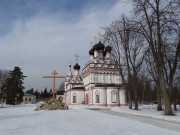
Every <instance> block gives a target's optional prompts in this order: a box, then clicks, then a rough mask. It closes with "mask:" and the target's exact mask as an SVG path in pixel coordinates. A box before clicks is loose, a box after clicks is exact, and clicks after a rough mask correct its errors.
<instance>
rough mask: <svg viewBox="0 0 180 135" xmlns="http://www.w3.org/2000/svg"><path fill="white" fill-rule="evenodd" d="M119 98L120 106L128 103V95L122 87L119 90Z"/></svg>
mask: <svg viewBox="0 0 180 135" xmlns="http://www.w3.org/2000/svg"><path fill="white" fill-rule="evenodd" d="M119 99H120V106H125V105H126V95H125V90H124V89H122V88H121V89H120V90H119Z"/></svg>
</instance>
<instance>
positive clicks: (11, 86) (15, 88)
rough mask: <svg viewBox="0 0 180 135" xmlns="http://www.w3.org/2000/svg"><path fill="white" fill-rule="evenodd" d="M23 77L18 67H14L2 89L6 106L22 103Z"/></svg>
mask: <svg viewBox="0 0 180 135" xmlns="http://www.w3.org/2000/svg"><path fill="white" fill-rule="evenodd" d="M25 77H26V76H24V75H23V72H22V71H21V68H20V67H14V70H13V71H10V78H8V79H7V81H6V83H5V87H4V89H5V93H6V103H7V104H12V105H14V104H19V103H21V102H22V100H23V95H24V93H23V89H24V86H23V80H24V78H25Z"/></svg>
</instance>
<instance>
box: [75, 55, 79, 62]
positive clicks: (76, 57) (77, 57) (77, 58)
mask: <svg viewBox="0 0 180 135" xmlns="http://www.w3.org/2000/svg"><path fill="white" fill-rule="evenodd" d="M74 56H75V60H76V63H78V60H79V55H78V54H76V55H74Z"/></svg>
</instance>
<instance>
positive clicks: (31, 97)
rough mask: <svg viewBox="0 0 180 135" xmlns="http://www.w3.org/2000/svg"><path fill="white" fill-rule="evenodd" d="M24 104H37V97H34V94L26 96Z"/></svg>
mask: <svg viewBox="0 0 180 135" xmlns="http://www.w3.org/2000/svg"><path fill="white" fill-rule="evenodd" d="M23 103H24V104H35V103H36V96H35V95H32V94H24V96H23Z"/></svg>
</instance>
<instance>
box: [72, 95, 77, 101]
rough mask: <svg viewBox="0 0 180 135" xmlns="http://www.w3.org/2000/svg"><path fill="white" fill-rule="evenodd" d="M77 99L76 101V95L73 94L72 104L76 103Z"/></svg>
mask: <svg viewBox="0 0 180 135" xmlns="http://www.w3.org/2000/svg"><path fill="white" fill-rule="evenodd" d="M76 100H77V99H76V93H73V103H76V102H77V101H76Z"/></svg>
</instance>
